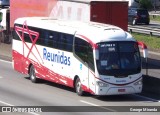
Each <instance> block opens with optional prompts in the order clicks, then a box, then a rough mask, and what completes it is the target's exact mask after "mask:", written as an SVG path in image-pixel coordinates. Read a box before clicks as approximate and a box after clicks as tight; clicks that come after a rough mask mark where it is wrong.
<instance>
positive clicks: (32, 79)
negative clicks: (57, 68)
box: [29, 65, 37, 83]
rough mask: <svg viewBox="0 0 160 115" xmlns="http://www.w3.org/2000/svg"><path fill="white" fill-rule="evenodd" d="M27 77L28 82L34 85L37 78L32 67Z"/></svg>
mask: <svg viewBox="0 0 160 115" xmlns="http://www.w3.org/2000/svg"><path fill="white" fill-rule="evenodd" d="M29 77H30V80H31V81H32V82H33V83H36V82H37V78H36V74H35V68H34V67H33V65H32V66H31V67H30V71H29Z"/></svg>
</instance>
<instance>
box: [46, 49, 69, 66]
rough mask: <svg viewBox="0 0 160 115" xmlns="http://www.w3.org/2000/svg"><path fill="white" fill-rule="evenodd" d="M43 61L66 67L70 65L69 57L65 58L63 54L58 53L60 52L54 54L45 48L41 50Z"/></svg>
mask: <svg viewBox="0 0 160 115" xmlns="http://www.w3.org/2000/svg"><path fill="white" fill-rule="evenodd" d="M43 59H45V60H48V61H51V62H57V63H60V64H64V65H68V66H70V65H71V62H70V57H67V56H65V55H64V52H61V53H60V51H58V53H57V54H56V53H52V52H49V51H47V49H46V48H43Z"/></svg>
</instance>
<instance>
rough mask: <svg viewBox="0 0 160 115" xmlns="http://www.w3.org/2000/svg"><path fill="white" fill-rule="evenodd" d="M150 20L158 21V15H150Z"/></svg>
mask: <svg viewBox="0 0 160 115" xmlns="http://www.w3.org/2000/svg"><path fill="white" fill-rule="evenodd" d="M150 20H152V21H159V22H160V16H150Z"/></svg>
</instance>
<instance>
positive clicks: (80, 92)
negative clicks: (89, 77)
mask: <svg viewBox="0 0 160 115" xmlns="http://www.w3.org/2000/svg"><path fill="white" fill-rule="evenodd" d="M81 85H82V84H81V81H80V79H79V78H77V79H76V84H75V89H76V93H77V94H78V95H79V96H82V95H83V94H84V92H83V90H82V88H81Z"/></svg>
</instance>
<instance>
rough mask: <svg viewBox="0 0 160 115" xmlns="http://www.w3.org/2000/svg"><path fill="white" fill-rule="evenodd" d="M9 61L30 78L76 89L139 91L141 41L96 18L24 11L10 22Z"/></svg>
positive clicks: (103, 92)
mask: <svg viewBox="0 0 160 115" xmlns="http://www.w3.org/2000/svg"><path fill="white" fill-rule="evenodd" d="M12 42H13V45H12V55H13V58H12V64H13V68H14V70H16V71H18V72H20V73H23V74H28V75H29V77H30V80H31V81H32V82H37V80H39V79H44V80H48V81H51V82H55V83H58V84H63V85H66V86H69V87H73V88H75V91H76V92H77V94H78V95H83V94H84V92H89V93H91V94H94V95H119V94H132V93H140V92H141V91H142V73H141V56H140V51H139V46H141V47H142V49H143V51H144V56H147V47H146V45H145V44H143V43H142V42H138V41H136V40H135V39H134V38H133V37H132V36H131V35H130V34H129V33H128V32H125V31H123V30H122V29H120V28H119V27H116V26H113V25H107V24H102V23H96V22H79V21H66V20H57V19H52V18H48V17H24V18H19V19H17V20H16V21H15V23H14V32H13V41H12Z"/></svg>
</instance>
